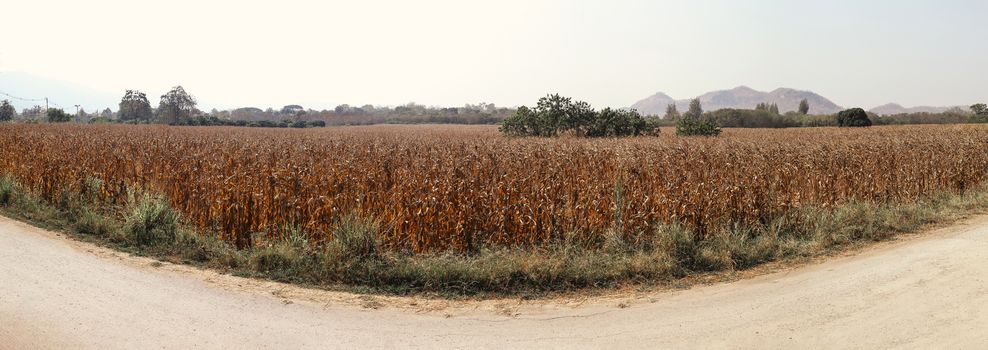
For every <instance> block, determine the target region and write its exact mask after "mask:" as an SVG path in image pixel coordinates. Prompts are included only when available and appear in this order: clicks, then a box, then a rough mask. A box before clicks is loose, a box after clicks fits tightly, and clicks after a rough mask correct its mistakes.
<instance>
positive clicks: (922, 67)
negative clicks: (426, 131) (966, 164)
mask: <svg viewBox="0 0 988 350" xmlns="http://www.w3.org/2000/svg"><path fill="white" fill-rule="evenodd" d="M2 9H3V10H2V17H3V18H2V19H0V26H2V30H3V33H4V34H3V35H0V79H2V72H5V71H22V72H28V73H31V74H35V75H40V76H43V77H49V78H55V79H59V80H64V81H69V82H73V83H77V84H80V85H84V86H88V87H92V88H95V89H99V90H103V91H107V92H110V93H113V94H119V95H122V94H123V90H124V89H140V90H144V91H146V92H148V94H149V96H152V97H153V98H152V103H156V101H157V96H159V95H161V93H163V92H164V91H165V90H167V89H168V88H169V87H171V86H173V85H178V84H180V85H183V86H184V87H185V88H186V90H188V91H189V92H191V93H192V94H194V95H196V96H197V97H198V98H199V99H200V100H201V101H202V103H203V105H204V106H203V107H206V108H212V107H220V108H227V107H235V106H257V107H267V106H275V107H278V106H281V105H285V104H290V103H300V104H303V105H305V106H306V107H313V108H332V107H333V106H335V105H337V104H341V103H349V104H353V105H361V104H367V103H370V104H377V105H395V104H403V103H407V102H410V101H415V102H419V103H424V104H428V105H450V106H454V105H462V104H464V103H468V102H469V103H475V102H482V101H485V102H493V103H496V104H498V105H504V106H510V105H521V104H532V103H533V102H534V101H535V100H536V99H538V97H540V96H542V95H544V94H546V93H548V92H559V93H562V94H565V95H570V96H573V97H576V98H579V99H582V100H586V101H588V102H591V103H593V104H594V105H595V106H598V107H603V106H606V105H610V106H628V105H631V104H632V103H634V102H635V101H637V100H639V99H641V98H644V97H646V96H648V95H651V94H652V93H655V92H656V91H664V92H666V93H668V94H669V95H671V96H673V97H676V98H687V97H692V96H694V95H698V94H701V93H703V92H706V91H710V90H714V89H724V88H732V87H735V86H738V85H748V86H751V87H753V88H756V89H759V90H771V89H774V88H777V87H780V86H784V87H792V88H798V89H806V90H813V91H815V92H818V93H820V94H822V95H824V96H826V97H829V98H831V99H833V100H834V102H836V103H838V104H841V105H844V106H862V107H866V108H868V107H873V106H876V105H879V104H883V103H886V102H893V101H894V102H900V103H903V104H906V105H958V104H961V105H968V104H971V103H973V102H975V101H985V100H988V84H986V81H988V45H986V43H988V22H986V19H988V1H985V0H940V1H934V0H929V1H918V0H894V1H893V0H888V1H881V0H875V1H868V0H819V1H794V0H760V1H759V0H748V1H744V0H711V1H695V0H690V1H685V0H683V1H633V0H626V1H621V0H608V1H604V0H601V1H578V0H573V1H538V0H527V1H507V0H500V1H466V0H457V1H442V0H419V1H369V0H362V1H294V0H279V1H247V0H244V1H207V0H177V1H175V0H172V1H155V2H142V1H135V0H129V1H111V0H88V1H76V0H72V1H51V0H31V1H16V0H9V1H4V4H3V5H2Z"/></svg>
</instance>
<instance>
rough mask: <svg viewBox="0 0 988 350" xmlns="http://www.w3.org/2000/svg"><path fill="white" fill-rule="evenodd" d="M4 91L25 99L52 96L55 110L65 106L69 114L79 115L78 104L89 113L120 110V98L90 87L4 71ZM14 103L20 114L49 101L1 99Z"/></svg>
mask: <svg viewBox="0 0 988 350" xmlns="http://www.w3.org/2000/svg"><path fill="white" fill-rule="evenodd" d="M0 92H5V93H8V94H11V95H14V96H17V97H21V98H25V99H40V98H45V97H48V100H49V105H50V106H51V107H61V108H63V109H65V111H67V112H75V105H77V104H78V105H81V106H82V108H84V109H85V110H86V111H88V112H94V111H96V110H102V109H104V108H107V107H109V108H110V109H112V110H116V109H117V104H119V103H120V97H121V96H123V91H121V92H120V96H115V95H113V94H109V93H106V92H103V91H98V90H94V89H90V88H87V87H83V86H79V85H75V84H71V83H67V82H64V81H59V80H53V79H48V78H43V77H39V76H36V75H32V74H28V73H22V72H0ZM5 99H6V100H10V103H11V104H13V105H14V107H16V108H17V110H18V112H20V111H21V110H22V109H24V108H29V107H32V106H34V105H42V106H43V105H44V104H45V102H44V101H41V102H29V101H21V100H17V99H14V98H10V97H7V96H5V95H0V100H5Z"/></svg>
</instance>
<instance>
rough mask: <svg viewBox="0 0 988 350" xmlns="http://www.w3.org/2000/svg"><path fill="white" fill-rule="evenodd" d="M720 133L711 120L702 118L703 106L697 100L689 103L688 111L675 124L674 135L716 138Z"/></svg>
mask: <svg viewBox="0 0 988 350" xmlns="http://www.w3.org/2000/svg"><path fill="white" fill-rule="evenodd" d="M720 132H721V130H720V127H719V126H717V124H716V123H714V121H713V120H710V119H709V118H703V105H701V104H700V99H698V98H694V99H693V100H692V101H690V110H689V111H686V113H684V114H683V118H682V119H680V120H679V121H677V122H676V135H679V136H717V135H720Z"/></svg>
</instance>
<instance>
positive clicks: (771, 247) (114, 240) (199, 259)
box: [0, 176, 988, 297]
mask: <svg viewBox="0 0 988 350" xmlns="http://www.w3.org/2000/svg"><path fill="white" fill-rule="evenodd" d="M100 186H101V183H100V181H99V180H97V179H91V180H90V181H87V183H86V186H83V189H82V190H80V191H79V192H78V193H64V194H63V195H62V196H61V199H60V200H59V201H57V203H48V202H45V201H42V200H40V199H39V198H38V197H36V196H34V195H32V194H31V192H30V191H27V190H25V189H24V188H22V187H21V186H19V185H18V184H17V182H16V181H15V180H14V179H13V178H11V177H9V176H3V177H0V213H2V214H3V215H5V216H8V217H11V218H14V219H18V220H22V221H26V222H29V223H32V224H34V225H37V226H41V227H44V228H48V229H52V230H57V231H62V232H66V233H68V234H70V235H72V236H73V237H76V238H77V239H81V240H84V241H89V242H94V243H97V244H100V245H104V246H108V247H111V248H114V249H118V250H121V251H125V252H129V253H133V254H136V255H142V256H150V257H154V258H157V259H161V260H165V261H170V262H175V263H185V264H191V265H196V266H199V267H205V268H212V269H217V270H220V271H223V272H228V273H232V274H235V275H238V276H245V277H259V278H268V279H272V280H276V281H281V282H289V283H297V284H302V285H307V286H315V287H321V288H327V289H335V290H349V291H357V292H370V293H389V294H432V295H439V296H443V297H461V296H505V295H511V296H535V297H537V296H540V295H544V294H545V293H549V292H565V291H575V290H592V289H602V288H612V287H616V286H621V285H629V284H632V285H652V284H663V283H670V282H675V281H676V280H679V279H682V278H685V277H690V276H695V275H697V274H702V273H709V272H723V271H735V270H742V269H747V268H750V267H754V266H757V265H759V264H762V263H766V262H771V261H783V262H784V261H790V260H798V259H804V258H808V257H814V256H819V255H823V254H829V253H833V252H835V251H840V250H842V249H846V248H849V247H853V246H856V245H861V244H867V243H868V242H872V241H881V240H885V239H889V238H891V237H893V236H895V235H897V234H901V233H906V232H914V231H917V230H919V229H921V228H922V227H923V226H924V225H928V224H933V223H944V222H950V221H952V220H956V219H957V218H958V217H961V216H964V215H968V214H970V213H972V212H975V211H979V210H981V209H983V208H986V207H988V187H978V188H976V189H974V190H970V191H968V192H966V193H964V194H952V193H941V194H938V195H934V196H928V197H924V198H921V199H919V200H918V201H916V202H913V203H903V204H886V205H879V204H872V203H848V204H846V205H843V206H841V207H838V208H836V209H822V208H803V209H800V210H798V211H797V212H794V213H791V214H790V215H788V216H786V217H780V218H777V219H775V220H772V221H770V222H768V223H766V224H764V225H760V226H757V227H736V228H724V229H723V230H721V231H718V232H715V233H714V234H712V235H707V236H706V237H699V236H697V235H695V234H694V233H692V232H690V231H688V230H684V229H682V228H680V227H677V226H675V225H670V226H664V227H660V228H658V229H656V232H650V233H649V234H647V235H641V236H642V237H647V238H643V239H639V240H638V241H636V242H628V241H625V240H623V239H621V238H620V237H622V235H617V234H607V235H602V237H601V238H600V240H599V241H596V242H585V241H575V240H574V241H561V242H558V243H556V244H553V245H552V246H547V247H540V248H530V249H508V248H495V247H489V248H483V249H480V250H479V251H477V252H476V253H473V254H470V255H457V254H433V255H412V254H407V253H395V252H389V251H387V250H384V249H382V248H381V246H380V244H379V243H378V240H377V235H378V232H379V225H377V224H376V223H375V222H374V221H372V220H366V219H362V218H355V217H350V218H343V219H341V220H343V223H344V225H341V228H340V229H339V230H338V231H336V232H334V237H335V239H334V240H333V241H331V242H328V243H325V244H322V245H314V244H311V243H310V242H309V240H308V239H307V237H306V234H305V232H299V231H293V232H290V234H288V235H286V236H285V237H282V238H281V239H279V240H276V241H270V242H266V243H263V244H260V245H259V246H258V247H255V248H253V249H247V250H238V249H235V248H234V247H233V246H231V245H229V244H226V243H224V242H221V241H219V240H218V239H216V238H215V237H216V236H215V235H214V234H210V233H208V232H195V231H194V230H192V229H190V228H188V227H187V226H185V225H183V224H182V220H181V217H180V215H178V214H177V213H176V212H175V211H174V210H172V208H170V207H169V206H168V204H167V203H166V202H165V201H163V200H162V199H160V198H158V197H156V196H154V195H152V194H147V193H141V192H138V191H133V192H131V193H130V194H129V196H128V201H127V203H126V204H125V205H120V206H114V205H109V204H107V203H101V202H99V201H98V200H95V199H94V198H95V196H90V195H88V193H95V192H97V191H99V188H100Z"/></svg>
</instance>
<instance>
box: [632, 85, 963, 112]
mask: <svg viewBox="0 0 988 350" xmlns="http://www.w3.org/2000/svg"><path fill="white" fill-rule="evenodd" d="M698 98H699V99H700V104H702V105H703V110H704V111H716V110H720V109H725V108H734V109H754V108H755V106H756V105H758V104H759V103H769V104H772V103H774V104H777V105H778V106H779V111H780V112H783V113H785V112H789V111H795V110H796V109H798V108H799V102H800V101H802V100H803V99H805V100H806V102H807V103H809V105H810V114H834V113H837V112H840V111H841V110H843V109H844V107H841V106H840V105H838V104H836V103H834V102H833V101H831V100H830V99H828V98H826V97H823V96H821V95H819V94H817V93H815V92H812V91H804V90H796V89H790V88H778V89H775V90H772V91H769V92H763V91H758V90H755V89H752V88H750V87H747V86H739V87H736V88H733V89H730V90H718V91H711V92H708V93H705V94H703V95H700V96H699V97H698ZM690 100H691V99H681V100H677V99H674V98H672V97H669V95H666V94H665V93H662V92H659V93H656V94H654V95H652V96H649V97H647V98H645V99H643V100H641V101H638V102H636V103H635V104H633V105H631V108H634V109H636V110H638V112H640V113H642V114H645V115H665V113H666V107H667V106H668V105H670V104H673V103H675V104H676V109H678V110H679V112H680V113H682V112H685V111H687V110H688V109H689V104H690ZM953 108H957V107H928V106H921V107H913V108H906V107H903V106H901V105H899V104H895V103H890V104H886V105H882V106H878V107H875V108H872V109H871V110H869V111H870V112H872V113H875V114H878V115H892V114H900V113H919V112H928V113H941V112H945V111H948V110H950V109H953ZM961 109H962V110H963V109H964V108H963V107H962V108H961Z"/></svg>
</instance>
